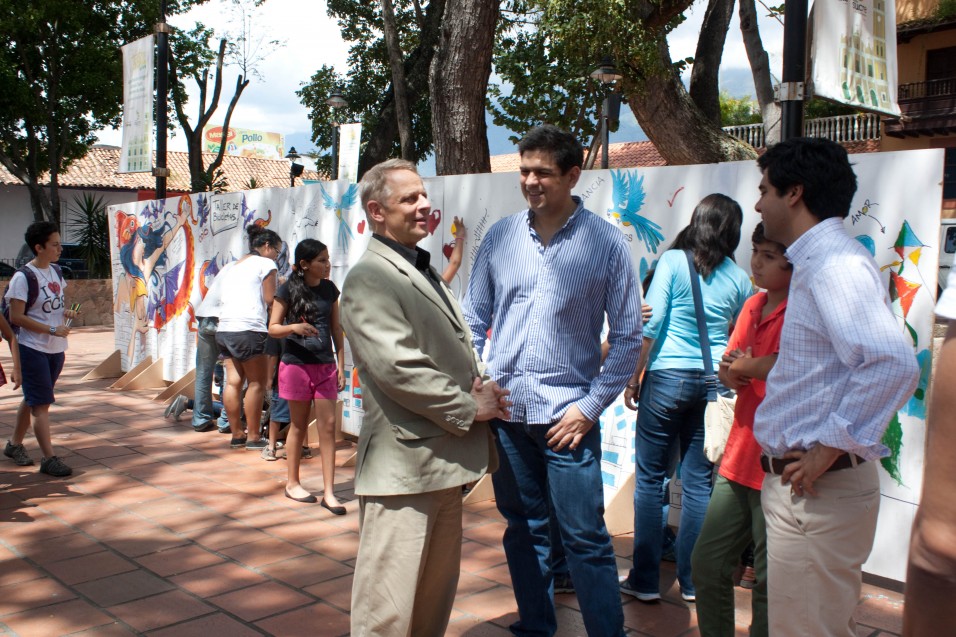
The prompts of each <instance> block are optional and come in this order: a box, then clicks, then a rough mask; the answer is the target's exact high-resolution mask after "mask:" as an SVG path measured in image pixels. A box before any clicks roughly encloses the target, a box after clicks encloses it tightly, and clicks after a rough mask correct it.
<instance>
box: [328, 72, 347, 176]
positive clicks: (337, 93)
mask: <svg viewBox="0 0 956 637" xmlns="http://www.w3.org/2000/svg"><path fill="white" fill-rule="evenodd" d="M325 103H326V104H328V105H329V106H330V107H332V108H333V109H336V108H342V107H345V106H348V105H349V103H348V102H347V101H345V98H344V97H342V91H341V90H339V89H335V90H333V91H332V94H331V95H329V97H328V98H327V99H326V100H325ZM338 128H339V123H338V122H332V181H335V180H336V179H338V178H339V130H338Z"/></svg>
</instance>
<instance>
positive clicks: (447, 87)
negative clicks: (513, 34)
mask: <svg viewBox="0 0 956 637" xmlns="http://www.w3.org/2000/svg"><path fill="white" fill-rule="evenodd" d="M498 14H499V3H497V2H488V0H448V2H447V6H446V7H445V18H444V20H443V21H442V33H441V40H440V42H439V46H438V51H437V52H436V54H435V57H434V59H433V60H432V64H431V72H430V74H429V75H430V82H429V87H430V91H429V93H430V95H431V108H432V134H433V135H434V140H435V170H436V172H437V173H438V174H439V175H462V174H468V173H482V172H491V159H490V157H489V151H488V134H487V124H486V122H485V98H486V94H487V91H488V77H489V76H490V75H491V54H492V49H493V48H494V38H495V25H496V24H497V23H498Z"/></svg>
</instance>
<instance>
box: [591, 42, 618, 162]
mask: <svg viewBox="0 0 956 637" xmlns="http://www.w3.org/2000/svg"><path fill="white" fill-rule="evenodd" d="M591 77H592V78H594V79H595V80H597V81H599V82H600V83H601V87H602V88H603V89H604V101H603V102H602V103H601V168H604V169H607V167H608V146H609V145H610V142H611V121H616V120H617V118H618V117H619V116H620V113H621V94H620V93H615V92H614V84H615V83H616V82H617V81H618V80H620V79H621V78H622V77H623V76H622V75H621V74H620V73H618V72H617V67H615V66H614V58H612V57H611V56H609V55H606V56H604V58H603V59H602V60H601V63H600V64H599V65H598V66H597V67H596V68H595V69H594V70H593V71H591Z"/></svg>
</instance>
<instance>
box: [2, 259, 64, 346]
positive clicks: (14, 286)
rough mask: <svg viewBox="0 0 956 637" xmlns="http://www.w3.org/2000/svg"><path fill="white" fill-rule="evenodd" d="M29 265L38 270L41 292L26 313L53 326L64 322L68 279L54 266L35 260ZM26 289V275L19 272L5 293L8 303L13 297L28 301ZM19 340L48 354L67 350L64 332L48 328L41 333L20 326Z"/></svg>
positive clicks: (38, 283)
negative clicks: (58, 333) (42, 266)
mask: <svg viewBox="0 0 956 637" xmlns="http://www.w3.org/2000/svg"><path fill="white" fill-rule="evenodd" d="M27 267H28V268H30V269H31V270H33V273H34V274H36V277H37V285H38V287H39V294H38V295H37V299H36V301H35V302H34V303H33V305H32V306H30V307H27V308H26V310H25V314H26V315H27V317H29V318H32V319H33V320H34V321H39V322H40V323H43V324H44V325H48V326H50V327H57V326H59V325H63V324H64V323H65V322H66V319H65V317H64V313H65V312H66V307H65V305H66V296H65V294H64V291H65V289H66V280H64V279H61V278H60V277H59V276H57V273H56V270H54V269H53V266H47V268H46V269H45V270H41V269H39V268H37V267H36V266H35V265H33V264H32V263H28V264H27ZM27 290H28V284H27V277H26V275H25V274H23V273H22V272H17V273H16V274H14V275H13V278H12V279H10V288H9V289H8V290H7V294H6V299H7V302H8V303H9V302H10V299H20V300H21V301H23V302H24V303H26V301H27ZM17 340H18V341H19V342H20V344H21V345H25V346H26V347H29V348H31V349H35V350H37V351H39V352H46V353H47V354H59V353H60V352H65V351H66V339H65V338H63V337H62V336H53V335H52V334H50V333H48V332H45V333H43V334H39V333H37V332H34V331H33V330H29V329H27V328H25V327H21V328H20V334H19V335H18V336H17Z"/></svg>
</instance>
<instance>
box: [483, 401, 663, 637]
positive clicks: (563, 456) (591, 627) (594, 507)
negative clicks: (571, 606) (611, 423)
mask: <svg viewBox="0 0 956 637" xmlns="http://www.w3.org/2000/svg"><path fill="white" fill-rule="evenodd" d="M492 427H493V429H494V430H495V433H496V434H497V436H496V440H497V447H498V455H499V461H500V466H499V467H498V470H497V471H496V472H495V473H493V474H492V482H493V483H494V487H495V498H496V500H497V505H498V510H499V511H500V512H501V514H502V515H503V516H504V518H505V520H506V521H507V523H508V526H507V528H506V529H505V534H504V539H503V542H502V543H503V545H504V549H505V555H506V556H507V558H508V570H509V571H510V572H511V582H512V584H513V586H514V593H515V601H517V603H518V615H519V619H518V621H517V622H515V623H514V624H512V625H511V632H512V633H514V634H515V635H528V636H531V635H534V636H536V637H537V636H541V637H551V636H552V635H554V633H555V631H556V630H557V619H556V618H555V614H554V581H553V574H552V571H551V533H550V532H549V527H550V524H549V515H550V509H551V507H552V506H553V507H554V513H555V515H554V518H555V519H556V520H557V523H558V526H559V527H560V537H561V540H562V541H563V544H564V551H565V554H566V556H567V561H568V567H569V570H570V574H571V579H572V581H574V588H575V590H576V591H577V597H578V603H579V604H580V607H581V614H582V615H583V616H584V626H585V628H586V629H587V633H588V635H589V636H590V637H620V636H621V635H623V634H624V613H623V611H622V610H621V596H620V593H619V592H618V581H617V564H616V562H615V559H614V549H613V548H612V546H611V538H610V536H609V535H608V533H607V527H606V526H605V525H604V489H603V485H602V481H601V432H600V429H599V427H597V426H594V427H592V428H591V430H590V431H589V432H588V433H587V434H586V435H585V436H584V438H583V439H582V440H581V444H580V446H578V448H577V449H576V450H574V451H570V450H569V449H568V448H565V449H563V450H561V451H557V452H556V451H553V450H552V449H551V448H549V447H548V444H547V440H546V439H545V433H546V432H547V431H548V429H549V426H548V425H526V424H524V423H510V422H504V421H501V420H495V421H492ZM549 497H550V504H549ZM658 509H660V506H658Z"/></svg>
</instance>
